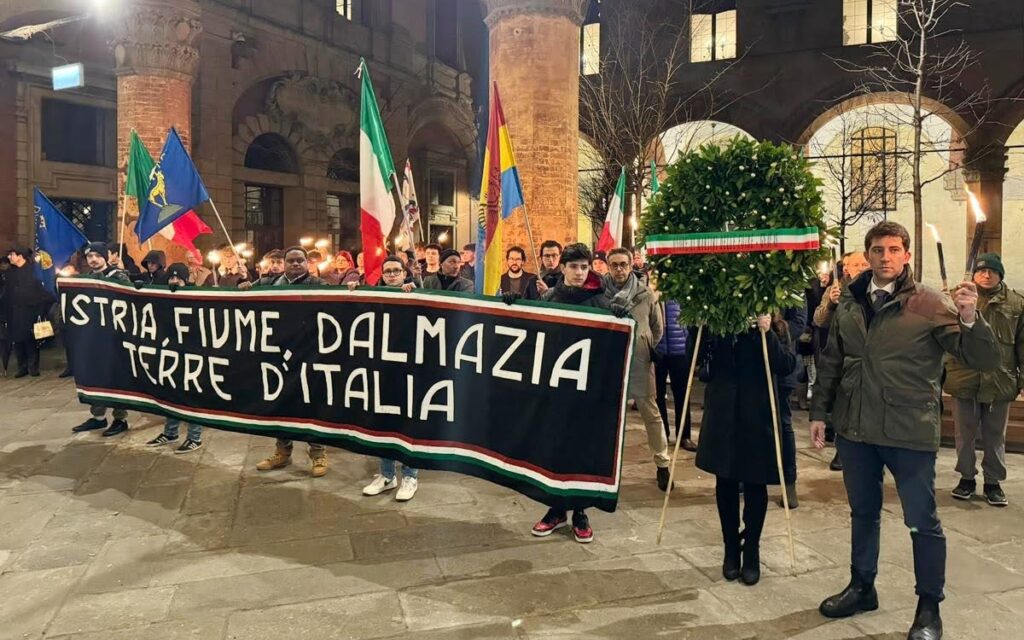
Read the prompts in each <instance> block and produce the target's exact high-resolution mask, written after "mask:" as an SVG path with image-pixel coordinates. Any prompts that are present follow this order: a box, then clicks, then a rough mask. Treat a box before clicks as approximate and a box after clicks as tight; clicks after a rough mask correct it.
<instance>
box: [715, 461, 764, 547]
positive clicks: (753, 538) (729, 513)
mask: <svg viewBox="0 0 1024 640" xmlns="http://www.w3.org/2000/svg"><path fill="white" fill-rule="evenodd" d="M715 503H716V504H717V505H718V520H719V522H721V524H722V538H723V539H724V540H725V542H726V543H729V542H735V541H736V540H738V539H739V535H740V483H739V481H738V480H730V479H728V478H721V477H720V478H717V480H716V481H715ZM767 513H768V487H767V486H766V485H763V484H752V483H750V482H744V483H743V540H744V544H755V545H756V544H758V542H759V541H760V540H761V530H762V529H764V518H765V514H767Z"/></svg>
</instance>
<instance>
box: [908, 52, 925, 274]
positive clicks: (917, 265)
mask: <svg viewBox="0 0 1024 640" xmlns="http://www.w3.org/2000/svg"><path fill="white" fill-rule="evenodd" d="M917 35H918V40H919V42H920V44H919V45H918V59H917V67H916V71H917V79H916V82H915V84H914V153H913V156H912V161H913V168H914V172H913V174H914V175H913V182H914V184H913V187H914V188H913V193H914V278H915V279H916V280H917V281H918V282H920V281H921V277H922V275H923V274H924V262H923V260H924V201H923V198H922V195H921V134H922V130H923V129H924V122H923V120H922V118H921V113H922V107H921V103H922V97H923V95H924V76H925V68H924V65H925V63H926V57H925V56H926V54H927V43H928V35H929V34H927V33H919V34H917Z"/></svg>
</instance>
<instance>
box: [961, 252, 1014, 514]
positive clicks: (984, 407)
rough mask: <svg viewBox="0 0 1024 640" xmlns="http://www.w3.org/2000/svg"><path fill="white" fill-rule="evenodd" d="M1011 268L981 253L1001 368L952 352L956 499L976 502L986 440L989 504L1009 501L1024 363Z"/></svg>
mask: <svg viewBox="0 0 1024 640" xmlns="http://www.w3.org/2000/svg"><path fill="white" fill-rule="evenodd" d="M1005 276H1006V269H1005V268H1004V267H1003V261H1002V260H1001V259H1000V257H999V255H998V254H995V253H986V254H983V255H980V256H978V260H977V262H976V263H975V265H974V284H976V285H978V313H980V314H981V316H982V317H983V318H985V321H986V322H988V324H989V325H990V326H991V327H992V331H993V332H994V333H995V334H996V340H997V341H998V343H999V352H1000V362H999V368H998V369H995V370H993V371H977V370H975V369H973V368H971V367H969V366H967V365H966V364H964V363H963V362H961V361H960V360H958V359H956V358H955V357H953V356H946V393H948V394H949V395H951V396H953V422H954V423H955V425H956V455H957V459H956V470H957V472H958V473H959V474H960V483H959V484H958V485H957V486H956V488H955V489H953V497H954V498H958V499H960V500H970V499H971V498H972V497H973V496H974V492H975V490H976V488H977V484H976V482H975V479H974V478H975V476H977V475H978V468H977V455H976V454H975V452H974V447H975V443H976V442H977V441H978V438H981V444H982V447H983V448H984V451H985V457H984V458H982V461H981V470H982V474H983V476H984V479H985V484H984V493H985V499H986V500H987V501H988V503H989V504H991V505H994V506H997V507H1005V506H1006V505H1007V503H1008V501H1007V499H1006V494H1005V493H1003V489H1002V487H1001V486H1000V485H999V483H1000V482H1002V481H1004V480H1006V423H1007V420H1008V419H1009V416H1010V403H1011V402H1013V400H1014V399H1016V398H1017V395H1018V394H1019V393H1020V390H1021V387H1022V386H1024V380H1022V375H1021V374H1022V371H1021V368H1022V365H1024V296H1021V295H1020V294H1019V293H1017V292H1016V291H1014V290H1012V289H1010V288H1009V287H1007V286H1006V284H1005V283H1004V282H1003V278H1004V277H1005Z"/></svg>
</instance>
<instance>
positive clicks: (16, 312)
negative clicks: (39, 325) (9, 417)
mask: <svg viewBox="0 0 1024 640" xmlns="http://www.w3.org/2000/svg"><path fill="white" fill-rule="evenodd" d="M7 259H8V260H9V261H10V263H11V266H10V268H8V269H7V271H6V272H5V274H4V289H3V298H2V301H0V302H2V304H3V316H2V317H3V318H4V320H5V321H6V322H7V333H8V336H7V339H8V340H10V341H11V343H12V345H13V350H14V356H15V358H17V361H18V372H17V373H16V374H14V377H15V378H23V377H25V376H29V375H31V376H38V375H39V344H38V343H37V342H36V338H35V335H34V333H33V330H32V327H33V325H35V323H36V322H38V321H39V318H40V317H41V316H45V314H46V310H47V309H48V308H49V306H50V305H51V304H52V303H53V296H52V295H51V294H50V292H49V291H47V290H46V287H44V286H43V282H42V281H41V280H40V279H39V277H38V276H37V275H36V270H35V265H34V264H33V263H32V250H31V249H29V248H27V247H14V248H13V249H11V250H10V251H9V252H8V253H7Z"/></svg>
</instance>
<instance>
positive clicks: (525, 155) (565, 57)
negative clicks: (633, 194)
mask: <svg viewBox="0 0 1024 640" xmlns="http://www.w3.org/2000/svg"><path fill="white" fill-rule="evenodd" d="M587 4H588V2H587V0H484V5H485V7H486V12H487V15H486V18H485V21H486V23H487V26H488V28H489V29H490V74H491V81H492V82H496V83H497V84H498V89H499V91H500V92H501V98H502V107H503V108H504V110H505V118H506V119H507V120H508V127H509V132H510V134H511V136H512V144H513V146H514V147H515V153H516V163H517V164H518V165H519V175H520V176H521V179H522V182H523V192H524V193H523V195H524V197H525V198H526V206H527V211H528V212H529V219H530V226H531V227H532V229H533V237H534V240H535V241H536V244H537V250H538V251H539V250H540V243H541V242H542V241H544V240H546V239H554V240H558V241H559V242H560V243H562V244H563V245H564V244H566V243H568V242H575V241H576V221H577V217H578V215H579V214H578V211H577V203H576V201H577V194H576V182H577V172H578V147H577V145H578V139H579V119H580V118H579V115H580V114H579V86H580V85H579V80H580V74H579V71H580V69H579V65H580V55H579V48H580V47H579V43H580V25H581V24H582V22H583V14H584V12H585V9H586V5H587ZM512 222H513V225H512V229H511V232H510V233H507V234H506V235H505V240H506V244H507V245H512V244H518V245H520V246H522V247H524V248H526V250H527V252H528V253H529V244H528V239H527V233H526V225H525V224H524V223H523V216H522V215H519V214H517V215H515V216H513V218H512ZM528 262H529V263H530V269H531V270H533V269H536V268H537V266H538V265H537V264H536V260H535V258H534V257H531V258H530V259H529V261H528Z"/></svg>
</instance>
